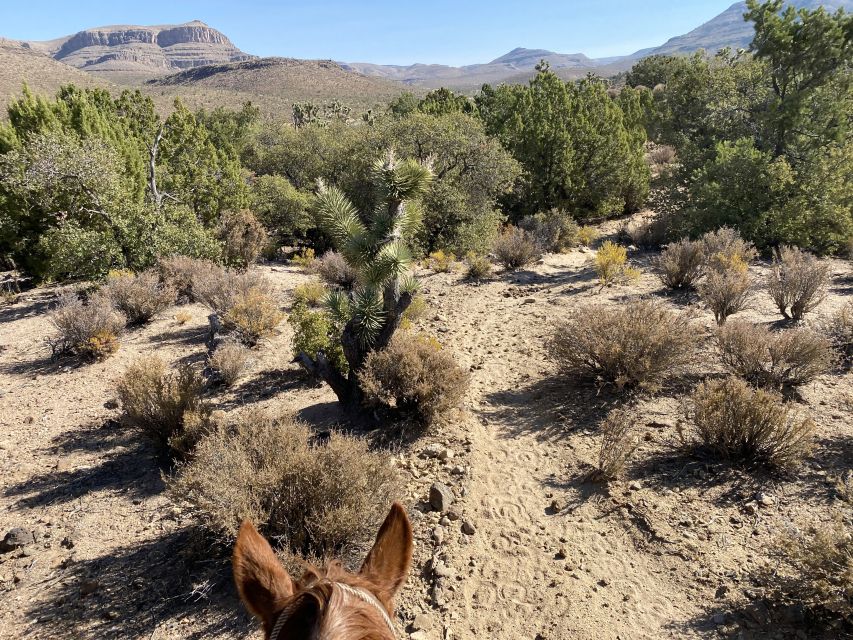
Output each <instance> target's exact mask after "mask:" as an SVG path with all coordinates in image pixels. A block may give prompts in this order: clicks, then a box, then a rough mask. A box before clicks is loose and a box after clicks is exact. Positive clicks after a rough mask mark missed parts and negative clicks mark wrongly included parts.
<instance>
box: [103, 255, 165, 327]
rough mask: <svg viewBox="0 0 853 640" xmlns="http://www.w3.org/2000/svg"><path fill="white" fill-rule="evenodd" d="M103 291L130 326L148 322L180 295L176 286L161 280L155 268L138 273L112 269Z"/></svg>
mask: <svg viewBox="0 0 853 640" xmlns="http://www.w3.org/2000/svg"><path fill="white" fill-rule="evenodd" d="M102 291H103V294H104V295H105V296H106V297H107V298H109V300H110V302H112V304H113V306H114V307H115V308H116V309H118V310H119V311H121V312H122V313H123V314H124V316H125V318H127V323H128V324H130V325H140V324H145V323H146V322H148V321H149V320H151V318H153V317H154V316H155V315H157V314H158V313H160V312H161V311H164V310H166V309H168V308H169V307H170V306H172V305H173V304H174V303H175V297H176V291H175V289H174V287H172V286H171V285H168V284H164V283H163V282H161V281H160V276H159V275H158V274H157V272H156V271H154V270H153V269H152V270H149V271H143V272H142V273H136V274H134V273H130V272H125V271H116V272H111V273H110V274H109V275H108V276H107V282H106V284H105V285H104V286H103V288H102Z"/></svg>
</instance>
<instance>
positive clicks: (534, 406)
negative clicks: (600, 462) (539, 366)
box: [479, 376, 630, 441]
mask: <svg viewBox="0 0 853 640" xmlns="http://www.w3.org/2000/svg"><path fill="white" fill-rule="evenodd" d="M486 399H487V400H488V402H489V405H490V406H487V407H485V408H483V409H481V410H480V411H479V413H480V414H481V415H483V416H484V417H486V418H488V419H489V420H492V421H497V422H500V423H501V425H502V428H503V431H504V436H505V437H507V438H513V437H516V436H519V435H523V434H535V435H536V436H537V437H538V438H540V439H542V440H546V441H554V440H560V439H564V438H566V437H568V436H569V435H570V434H571V433H572V432H573V431H575V430H577V429H579V428H586V427H588V426H590V425H591V424H597V423H598V422H599V421H600V420H601V419H602V418H603V417H604V416H605V415H607V413H608V412H609V411H610V410H612V409H614V408H616V407H619V406H622V405H623V404H624V403H625V402H627V401H628V400H629V399H630V398H629V397H628V396H624V395H617V394H616V393H614V392H613V391H611V390H609V389H607V388H600V387H595V386H593V385H588V384H583V383H576V382H574V381H571V380H566V378H564V377H560V376H556V377H548V378H542V379H539V380H536V381H534V382H532V383H531V384H529V385H527V386H521V387H518V388H514V389H504V390H500V391H495V392H493V393H490V394H489V395H487V396H486Z"/></svg>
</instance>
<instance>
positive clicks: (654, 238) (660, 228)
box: [621, 215, 671, 249]
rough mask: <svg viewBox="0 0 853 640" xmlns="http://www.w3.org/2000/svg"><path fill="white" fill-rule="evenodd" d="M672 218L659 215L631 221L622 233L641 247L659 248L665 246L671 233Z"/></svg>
mask: <svg viewBox="0 0 853 640" xmlns="http://www.w3.org/2000/svg"><path fill="white" fill-rule="evenodd" d="M670 225H671V220H670V219H669V218H667V217H665V216H662V215H659V216H655V217H654V218H650V219H646V220H641V221H634V220H632V221H629V222H627V223H626V224H625V226H624V227H623V229H622V231H621V234H622V235H624V236H625V237H627V238H628V240H630V242H631V244H633V245H635V246H637V247H640V248H641V249H657V248H659V247H661V246H663V245H664V244H665V243H666V241H667V238H668V237H669V234H670Z"/></svg>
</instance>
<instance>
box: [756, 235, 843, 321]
mask: <svg viewBox="0 0 853 640" xmlns="http://www.w3.org/2000/svg"><path fill="white" fill-rule="evenodd" d="M828 284H829V265H828V264H824V263H822V262H821V261H820V260H818V259H817V258H816V257H815V256H813V255H811V254H809V253H806V252H805V251H801V250H800V249H798V248H797V247H781V248H780V249H779V250H778V252H777V254H776V259H775V260H774V261H773V266H772V268H771V269H770V274H769V275H768V276H767V291H768V293H770V297H771V298H773V302H775V303H776V307H777V308H778V309H779V313H781V314H782V315H783V316H784V317H786V318H791V319H793V320H801V319H802V317H803V316H804V315H805V314H806V313H808V312H809V311H811V310H813V309H814V308H815V307H817V306H818V305H819V304H820V303H821V302H823V299H824V298H825V297H826V288H827V285H828Z"/></svg>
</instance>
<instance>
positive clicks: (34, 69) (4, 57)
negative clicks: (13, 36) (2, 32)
mask: <svg viewBox="0 0 853 640" xmlns="http://www.w3.org/2000/svg"><path fill="white" fill-rule="evenodd" d="M24 83H26V84H28V85H29V87H30V89H32V90H33V91H34V92H36V93H46V94H53V93H54V92H55V91H56V90H57V89H59V87H60V86H62V85H63V84H69V83H74V84H76V85H79V86H83V87H91V86H107V83H105V82H104V81H102V80H99V79H98V78H95V77H93V76H91V75H89V74H88V73H85V72H83V71H80V70H78V69H75V68H73V67H69V66H68V65H65V64H62V63H61V62H57V61H56V60H53V59H52V58H50V57H48V56H46V55H43V54H42V53H39V52H38V51H35V50H33V49H32V48H30V47H28V46H26V45H25V44H21V43H20V42H14V41H11V40H4V39H2V38H0V118H5V116H6V112H5V105H6V104H7V103H8V102H9V100H10V99H12V98H14V97H17V96H19V95H20V94H21V87H22V86H23V84H24Z"/></svg>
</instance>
